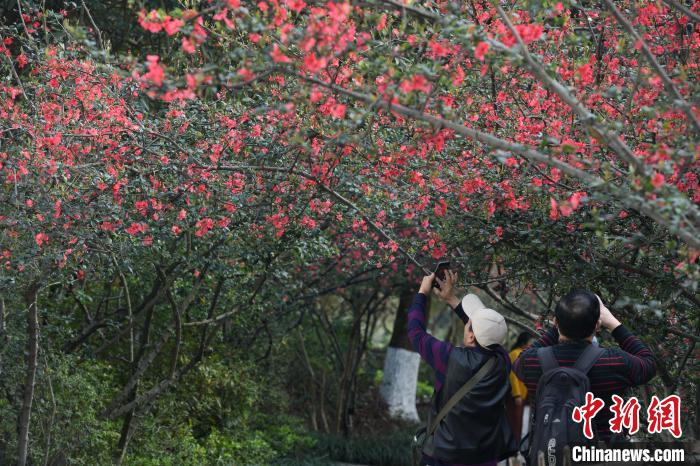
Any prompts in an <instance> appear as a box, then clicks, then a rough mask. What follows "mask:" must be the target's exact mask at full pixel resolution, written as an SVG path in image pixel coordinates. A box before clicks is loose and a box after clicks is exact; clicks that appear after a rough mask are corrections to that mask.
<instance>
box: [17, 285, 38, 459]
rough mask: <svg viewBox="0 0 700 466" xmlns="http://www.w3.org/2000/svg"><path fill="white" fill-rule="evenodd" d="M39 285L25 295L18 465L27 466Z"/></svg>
mask: <svg viewBox="0 0 700 466" xmlns="http://www.w3.org/2000/svg"><path fill="white" fill-rule="evenodd" d="M38 294H39V285H38V284H37V283H33V284H32V285H30V286H29V288H28V289H27V291H26V293H25V295H24V301H25V303H26V304H27V306H28V309H27V376H26V380H25V383H24V395H23V400H22V409H21V411H20V414H19V422H18V429H17V430H18V431H19V438H18V440H17V451H18V453H17V464H18V465H19V466H25V465H26V464H27V452H28V446H29V420H30V417H31V412H32V401H33V400H34V383H35V381H36V367H37V361H38V358H39V320H38V317H37V314H38V313H37V302H36V301H37V295H38Z"/></svg>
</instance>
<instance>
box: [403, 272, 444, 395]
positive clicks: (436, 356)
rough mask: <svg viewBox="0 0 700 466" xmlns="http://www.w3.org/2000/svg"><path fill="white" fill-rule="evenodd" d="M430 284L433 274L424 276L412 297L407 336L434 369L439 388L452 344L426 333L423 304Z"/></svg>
mask: <svg viewBox="0 0 700 466" xmlns="http://www.w3.org/2000/svg"><path fill="white" fill-rule="evenodd" d="M432 284H433V275H429V276H427V277H425V278H424V279H423V283H422V284H421V287H420V290H419V291H418V293H417V294H416V296H415V298H413V304H411V308H410V309H409V311H408V338H409V340H410V341H411V344H412V345H413V348H414V349H415V350H416V351H417V352H418V354H420V355H421V357H422V358H423V359H424V360H425V362H427V363H428V365H429V366H430V367H432V368H433V370H434V371H435V389H436V390H440V387H441V386H442V384H443V382H444V380H445V373H446V372H447V361H448V359H449V356H450V352H451V351H452V344H451V343H449V342H446V341H442V340H438V339H437V338H435V337H434V336H432V335H431V334H430V333H428V330H427V328H426V322H425V320H426V319H425V306H426V303H427V300H428V293H430V290H431V289H432Z"/></svg>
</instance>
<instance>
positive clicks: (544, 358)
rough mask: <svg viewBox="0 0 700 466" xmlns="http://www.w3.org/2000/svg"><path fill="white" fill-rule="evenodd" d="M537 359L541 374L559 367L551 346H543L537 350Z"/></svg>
mask: <svg viewBox="0 0 700 466" xmlns="http://www.w3.org/2000/svg"><path fill="white" fill-rule="evenodd" d="M537 359H539V360H540V366H542V373H543V374H544V373H546V372H549V371H551V370H552V369H556V368H557V367H559V362H558V361H557V358H555V357H554V347H553V346H545V347H544V348H538V349H537Z"/></svg>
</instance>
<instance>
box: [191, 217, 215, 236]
mask: <svg viewBox="0 0 700 466" xmlns="http://www.w3.org/2000/svg"><path fill="white" fill-rule="evenodd" d="M195 227H196V228H197V230H196V231H195V232H194V234H195V236H204V235H206V234H207V233H208V232H209V230H211V229H212V228H213V227H214V220H212V219H210V218H209V217H206V218H203V219H201V220H199V221H198V222H197V223H196V224H195Z"/></svg>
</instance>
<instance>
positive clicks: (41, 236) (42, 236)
mask: <svg viewBox="0 0 700 466" xmlns="http://www.w3.org/2000/svg"><path fill="white" fill-rule="evenodd" d="M34 241H36V244H37V246H39V247H42V246H43V245H44V244H46V243H48V242H49V235H47V234H46V233H37V234H36V235H35V236H34Z"/></svg>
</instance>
